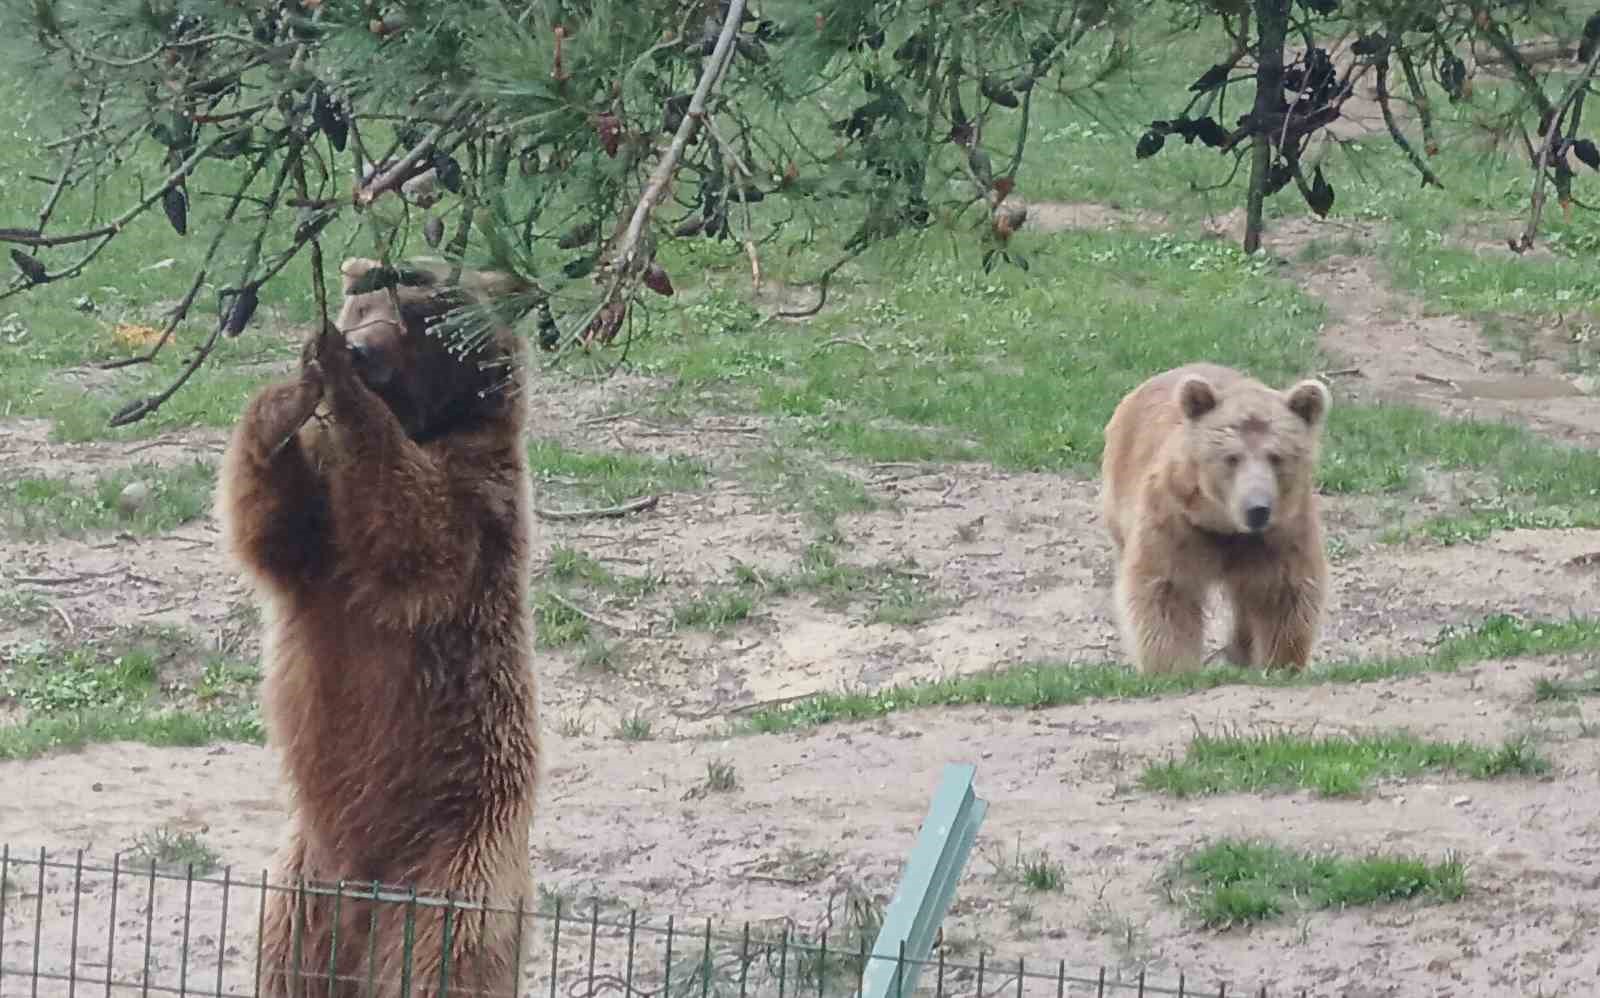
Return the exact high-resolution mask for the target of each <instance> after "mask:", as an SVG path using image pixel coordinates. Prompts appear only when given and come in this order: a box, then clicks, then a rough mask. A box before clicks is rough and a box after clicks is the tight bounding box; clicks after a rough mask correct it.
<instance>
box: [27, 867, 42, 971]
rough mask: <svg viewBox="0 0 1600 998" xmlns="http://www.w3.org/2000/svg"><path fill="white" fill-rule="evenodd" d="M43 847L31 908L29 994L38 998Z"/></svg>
mask: <svg viewBox="0 0 1600 998" xmlns="http://www.w3.org/2000/svg"><path fill="white" fill-rule="evenodd" d="M44 867H45V852H44V846H40V847H39V896H38V898H36V899H35V900H36V903H35V904H34V906H33V982H32V984H31V986H30V992H29V993H30V994H32V995H33V998H39V939H40V934H41V933H42V932H43V930H44Z"/></svg>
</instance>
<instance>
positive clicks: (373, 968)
mask: <svg viewBox="0 0 1600 998" xmlns="http://www.w3.org/2000/svg"><path fill="white" fill-rule="evenodd" d="M381 893H382V888H381V885H379V883H378V882H377V881H376V880H374V881H373V882H372V905H371V907H370V908H368V910H367V990H366V992H365V993H366V995H367V998H372V996H373V995H376V994H377V993H378V989H377V987H376V986H374V984H373V982H374V981H375V980H376V978H375V977H374V975H375V974H377V972H378V895H379V894H381Z"/></svg>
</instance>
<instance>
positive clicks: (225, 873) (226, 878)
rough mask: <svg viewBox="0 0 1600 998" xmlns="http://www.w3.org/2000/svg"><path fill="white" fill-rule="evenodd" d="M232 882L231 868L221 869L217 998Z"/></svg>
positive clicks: (225, 956) (225, 955) (225, 952)
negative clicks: (229, 889) (220, 920)
mask: <svg viewBox="0 0 1600 998" xmlns="http://www.w3.org/2000/svg"><path fill="white" fill-rule="evenodd" d="M232 882H233V867H231V866H225V867H223V868H222V924H220V925H219V926H217V989H216V990H217V998H222V968H223V964H224V963H225V962H226V960H227V955H228V888H229V887H230V886H232Z"/></svg>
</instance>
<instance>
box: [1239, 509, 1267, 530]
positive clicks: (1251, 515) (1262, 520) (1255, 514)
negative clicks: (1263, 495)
mask: <svg viewBox="0 0 1600 998" xmlns="http://www.w3.org/2000/svg"><path fill="white" fill-rule="evenodd" d="M1271 518H1272V507H1271V506H1251V507H1250V508H1248V509H1246V510H1245V511H1244V525H1245V526H1247V527H1249V528H1250V529H1251V530H1261V529H1262V528H1264V527H1265V526H1266V525H1267V521H1268V520H1269V519H1271Z"/></svg>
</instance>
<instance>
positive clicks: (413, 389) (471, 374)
mask: <svg viewBox="0 0 1600 998" xmlns="http://www.w3.org/2000/svg"><path fill="white" fill-rule="evenodd" d="M377 266H378V264H377V261H373V260H360V259H356V260H347V261H346V262H345V263H344V265H343V267H342V271H343V275H344V291H345V296H344V301H343V305H342V308H341V311H340V314H339V318H338V322H337V328H331V327H330V328H325V329H323V330H321V331H320V332H319V333H316V334H313V335H312V336H311V337H310V339H309V340H308V341H307V342H306V345H305V349H304V351H303V353H302V356H301V366H300V372H299V375H298V377H295V378H292V379H290V380H287V381H284V382H282V383H279V384H273V385H268V386H267V387H265V388H263V389H261V390H260V391H259V392H257V393H256V395H255V396H254V397H253V398H252V399H251V400H250V402H249V404H248V406H247V407H246V409H245V411H244V414H243V416H242V418H241V419H240V421H239V423H238V425H237V427H236V428H235V430H234V433H233V436H232V439H231V441H230V443H229V446H228V450H227V453H226V456H225V458H224V462H223V469H222V476H221V481H220V483H219V492H218V501H217V511H218V515H219V519H220V520H221V523H222V527H223V531H224V537H225V541H226V544H227V546H228V548H229V550H230V552H231V553H232V555H233V557H234V558H235V559H236V560H237V561H238V562H239V563H240V565H241V566H242V568H243V569H244V573H245V575H246V576H247V577H248V579H249V581H250V582H251V583H252V585H253V587H254V589H255V592H256V595H257V598H258V600H259V602H260V605H261V607H262V611H263V612H262V619H263V623H264V634H263V640H262V659H263V665H264V674H265V675H264V680H263V684H262V708H263V715H264V718H265V722H266V728H267V736H268V742H269V744H270V745H272V747H273V748H274V749H276V751H277V753H278V754H279V756H280V759H281V763H282V766H283V773H284V781H285V784H286V785H287V788H288V791H289V830H288V835H287V837H286V842H285V844H284V847H283V849H282V851H281V852H280V854H279V855H278V857H277V858H276V860H275V862H274V867H275V869H274V870H273V876H272V880H273V882H274V884H277V885H285V886H287V888H288V889H280V888H277V887H273V888H269V890H268V891H267V895H266V897H265V898H264V899H263V904H264V905H265V912H264V915H263V919H264V925H263V932H262V940H261V950H260V953H261V956H260V968H259V971H260V974H261V984H262V989H261V994H262V995H264V996H271V998H288V996H295V998H300V996H310V995H316V996H318V998H345V996H351V998H353V996H355V995H358V994H359V995H363V996H367V995H370V996H378V998H388V996H398V995H401V994H404V993H412V994H423V993H427V994H430V995H431V994H439V993H441V984H446V983H447V984H448V991H447V993H450V994H457V993H459V994H468V993H470V994H474V995H504V996H509V995H511V993H512V990H513V986H514V981H515V974H516V967H515V961H516V955H517V954H518V953H519V952H520V951H521V947H520V946H519V941H520V935H519V929H520V927H519V925H518V920H517V918H516V917H515V916H514V915H506V914H496V913H492V912H486V911H484V910H477V911H465V910H462V909H460V908H459V907H458V908H457V909H455V910H451V911H449V914H448V920H447V916H446V914H445V912H446V909H445V908H443V907H441V906H439V905H438V904H434V905H431V906H430V905H428V904H427V903H426V902H424V903H421V904H409V903H399V902H396V901H388V900H386V901H381V902H374V901H362V900H361V895H362V894H363V893H368V894H369V896H370V892H371V891H372V890H373V889H374V885H378V886H379V887H380V888H382V889H384V890H386V891H388V892H393V891H395V890H402V891H409V890H410V889H411V888H412V887H413V886H414V887H415V888H416V889H417V891H418V892H419V893H421V894H423V895H435V896H439V895H445V894H448V895H451V896H453V897H454V898H455V899H457V900H461V901H467V902H471V903H474V904H476V905H480V906H492V907H493V908H496V909H501V910H502V911H503V910H505V909H510V910H512V911H515V910H516V909H517V908H518V906H519V905H523V906H525V905H527V904H528V900H529V894H530V891H531V888H532V882H531V881H532V876H531V870H530V863H529V836H530V827H529V826H530V823H531V820H532V817H533V809H534V798H535V790H536V788H537V786H538V782H539V767H540V737H539V726H538V717H537V698H536V688H535V677H534V672H533V667H532V651H533V646H532V642H533V632H532V628H531V622H530V620H529V619H528V598H527V597H528V584H529V578H530V575H531V572H530V569H531V565H530V557H531V544H532V521H531V517H530V513H531V509H532V484H531V478H530V474H529V469H528V459H527V451H526V448H525V443H524V440H523V433H524V428H525V425H526V421H527V417H526V412H527V400H526V395H525V392H524V388H525V384H524V380H523V379H524V373H523V372H524V352H523V351H524V347H523V344H522V342H521V340H520V338H519V337H517V336H516V335H515V334H514V333H513V332H512V331H511V330H510V329H508V328H506V327H505V326H504V324H503V323H501V322H499V321H498V319H496V320H493V321H492V322H491V323H490V324H489V332H488V333H487V335H484V336H480V337H478V341H477V344H476V348H475V349H474V350H472V351H469V352H468V353H466V354H462V353H461V352H459V351H457V352H452V350H451V349H450V346H451V343H450V338H449V337H448V336H445V335H433V334H430V333H429V332H428V331H427V329H426V327H427V325H428V323H429V322H430V321H432V320H434V319H437V318H438V317H439V316H440V315H442V314H443V313H444V312H446V311H448V309H449V307H450V304H453V302H452V301H451V296H452V295H455V294H457V292H456V291H455V290H453V289H444V288H442V287H441V282H440V278H439V275H437V274H433V273H429V272H410V273H406V274H404V276H403V280H404V281H405V282H407V283H402V284H400V285H399V286H395V287H390V288H384V289H381V290H375V291H365V290H362V289H360V288H358V287H357V284H356V282H357V281H360V280H362V279H363V278H365V277H367V276H368V275H371V274H372V273H373V271H374V270H375V268H377ZM462 284H463V286H464V288H465V291H466V293H467V294H468V295H470V296H476V297H477V298H479V299H494V298H496V297H498V296H500V295H503V294H505V293H509V292H511V291H513V290H515V289H516V287H517V285H516V282H515V281H513V280H511V279H509V278H501V277H498V276H496V275H489V274H471V273H469V274H467V275H466V277H465V278H464V279H463V282H462ZM302 882H303V883H304V885H305V888H306V889H305V890H304V891H298V890H296V889H295V887H296V885H299V884H301V883H302ZM341 882H342V883H343V884H344V888H343V891H342V893H341V896H338V897H335V896H334V895H333V894H332V893H329V891H331V888H333V886H334V885H337V884H340V883H341ZM391 896H392V895H391ZM408 922H409V924H408ZM408 937H409V938H408ZM369 982H370V984H371V985H372V986H371V987H370V988H369Z"/></svg>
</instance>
